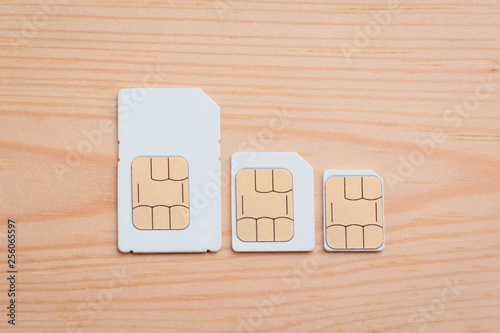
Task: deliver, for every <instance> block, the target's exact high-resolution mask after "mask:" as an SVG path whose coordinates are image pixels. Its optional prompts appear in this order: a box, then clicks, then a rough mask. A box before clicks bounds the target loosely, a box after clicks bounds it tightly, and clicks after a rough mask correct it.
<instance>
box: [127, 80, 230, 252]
mask: <svg viewBox="0 0 500 333" xmlns="http://www.w3.org/2000/svg"><path fill="white" fill-rule="evenodd" d="M219 140H220V111H219V107H218V105H217V104H216V103H215V102H214V101H212V100H211V99H210V97H208V96H207V95H206V94H205V93H204V92H203V91H202V90H200V89H197V88H167V89H123V90H121V91H120V92H119V95H118V141H119V162H118V247H119V249H120V251H122V252H137V253H155V252H156V253H169V252H172V253H182V252H206V251H218V250H219V249H220V247H221V194H220V160H219V155H220V148H219Z"/></svg>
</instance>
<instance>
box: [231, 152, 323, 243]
mask: <svg viewBox="0 0 500 333" xmlns="http://www.w3.org/2000/svg"><path fill="white" fill-rule="evenodd" d="M231 163H232V178H233V185H232V186H233V195H232V203H233V230H232V233H233V249H234V250H235V251H241V252H257V251H311V250H312V249H313V248H314V193H313V191H314V187H313V170H312V168H311V166H310V165H309V164H307V162H306V161H304V160H303V159H302V158H301V157H300V156H299V155H298V154H297V153H235V154H233V156H232V162H231Z"/></svg>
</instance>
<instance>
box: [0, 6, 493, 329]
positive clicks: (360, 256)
mask: <svg viewBox="0 0 500 333" xmlns="http://www.w3.org/2000/svg"><path fill="white" fill-rule="evenodd" d="M44 3H46V1H44V2H36V1H33V2H28V1H17V2H14V1H1V3H0V18H1V19H0V124H1V127H0V129H1V130H0V160H1V162H0V172H1V177H0V190H1V192H0V203H1V206H0V207H1V209H0V218H1V223H2V224H1V228H2V230H0V233H1V234H2V235H0V236H1V240H0V242H1V256H2V258H4V259H3V260H5V258H6V224H7V219H8V218H10V219H14V220H15V221H16V223H17V225H18V270H19V273H18V299H17V300H18V317H17V325H16V328H17V329H19V330H21V331H26V332H33V331H37V332H91V331H106V332H124V331H133V330H138V331H150V332H157V331H161V332H175V331H183V332H229V331H236V332H237V331H240V332H247V331H251V332H257V331H258V332H274V331H278V330H284V331H291V332H448V331H449V332H488V331H491V332H498V330H499V329H500V317H499V315H498V313H499V308H500V282H499V281H500V261H499V256H500V245H499V244H500V243H499V241H500V205H499V202H500V177H499V176H498V170H499V167H500V131H499V130H500V115H499V109H500V93H499V91H500V73H499V70H500V44H499V42H500V20H499V18H500V2H499V1H495V0H485V1H480V2H479V1H474V2H467V1H463V0H459V1H453V2H452V1H448V0H444V1H440V2H439V3H436V2H435V1H430V0H419V1H401V2H400V4H399V5H397V6H395V8H394V7H391V6H392V5H390V4H389V2H376V1H366V0H359V1H356V2H351V1H347V0H339V1H335V2H328V1H325V0H322V1H319V0H318V1H316V0H311V1H309V0H308V1H302V0H280V1H276V2H267V1H261V0H250V1H241V2H233V1H227V2H226V1H216V2H212V1H206V0H200V1H182V2H181V1H175V2H158V1H148V0H144V1H122V2H119V1H104V2H86V1H62V0H61V1H59V2H54V3H56V4H55V5H51V6H44V5H43V4H44ZM391 8H392V9H391ZM384 15H385V16H384ZM377 19H378V20H379V21H378V22H381V23H377ZM367 34H369V35H367ZM364 36H365V37H364ZM366 36H368V37H366ZM137 87H138V88H140V87H199V88H202V89H203V90H204V91H205V92H206V93H207V94H208V95H209V96H210V97H211V98H212V99H213V100H214V101H216V102H217V103H218V104H219V105H220V107H221V118H222V119H221V124H222V140H221V162H222V168H223V170H225V172H226V175H227V172H229V170H230V165H229V164H230V163H229V162H230V156H231V154H232V153H233V152H235V151H241V150H257V151H296V152H298V153H300V154H301V155H302V156H303V157H304V158H305V159H306V160H307V161H308V162H309V163H310V164H311V165H312V166H313V168H314V170H315V197H316V200H315V202H316V249H315V250H314V251H313V252H312V253H303V254H286V253H276V254H245V253H234V252H233V251H232V250H231V247H230V236H231V233H230V225H231V222H230V185H229V183H228V177H224V179H223V186H222V198H223V207H222V209H223V216H222V218H223V219H222V223H223V228H222V230H223V246H222V250H221V251H220V252H218V253H207V254H199V255H185V254H178V255H133V254H130V255H125V254H121V253H119V252H118V248H117V214H116V208H117V207H116V206H117V204H116V185H117V184H116V162H117V129H116V123H117V93H118V91H119V89H121V88H137ZM331 168H333V169H341V168H346V169H355V168H363V169H365V168H369V169H373V170H374V171H375V172H377V173H378V174H379V175H380V176H381V177H382V178H383V179H384V184H385V213H386V214H385V218H386V248H385V249H384V250H383V251H382V252H381V253H327V252H325V251H324V250H323V248H322V242H323V232H322V219H323V217H322V193H321V187H322V180H321V179H322V172H323V171H324V170H325V169H331ZM3 260H2V261H1V262H0V271H4V269H5V270H6V263H5V262H4V261H3ZM1 276H4V274H3V273H2V274H0V277H1ZM0 280H1V281H3V282H2V283H0V285H1V286H2V287H1V289H2V290H1V291H0V306H1V308H2V309H5V307H4V306H6V304H7V303H6V302H7V295H6V294H7V293H6V290H7V283H6V280H5V278H4V277H1V278H0ZM3 311H5V310H3ZM0 314H1V318H3V319H2V320H1V323H0V330H2V331H4V330H5V329H7V328H8V326H9V325H7V323H6V321H7V320H6V316H5V315H4V314H3V312H1V313H0Z"/></svg>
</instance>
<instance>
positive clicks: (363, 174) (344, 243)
mask: <svg viewBox="0 0 500 333" xmlns="http://www.w3.org/2000/svg"><path fill="white" fill-rule="evenodd" d="M323 192H324V195H323V219H324V237H325V238H324V245H325V249H326V250H327V251H381V250H382V249H383V248H384V243H385V236H384V187H383V182H382V179H381V178H380V177H379V176H377V174H376V173H375V172H373V171H371V170H327V171H325V173H324V174H323Z"/></svg>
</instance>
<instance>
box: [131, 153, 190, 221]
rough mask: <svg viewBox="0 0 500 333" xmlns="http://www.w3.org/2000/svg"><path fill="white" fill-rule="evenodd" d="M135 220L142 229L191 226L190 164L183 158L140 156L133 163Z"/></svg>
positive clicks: (133, 210) (133, 218)
mask: <svg viewBox="0 0 500 333" xmlns="http://www.w3.org/2000/svg"><path fill="white" fill-rule="evenodd" d="M132 220H133V223H134V226H135V227H136V228H137V229H141V230H182V229H185V228H187V226H188V225H189V177H188V164H187V161H186V160H185V159H184V158H182V157H139V158H136V159H135V160H134V161H133V162H132Z"/></svg>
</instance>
